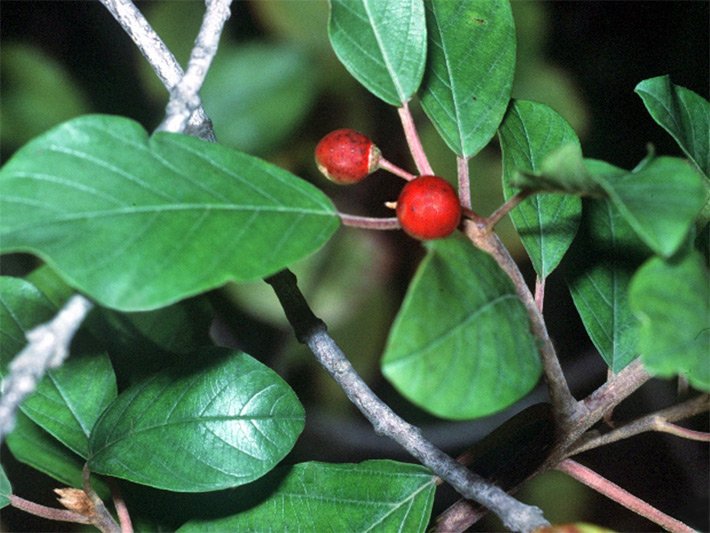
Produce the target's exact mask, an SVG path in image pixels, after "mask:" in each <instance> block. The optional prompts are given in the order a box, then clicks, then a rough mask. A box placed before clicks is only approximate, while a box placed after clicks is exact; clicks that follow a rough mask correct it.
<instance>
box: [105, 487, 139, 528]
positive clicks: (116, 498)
mask: <svg viewBox="0 0 710 533" xmlns="http://www.w3.org/2000/svg"><path fill="white" fill-rule="evenodd" d="M108 483H109V487H110V488H111V496H112V497H113V506H114V508H115V509H116V515H117V516H118V524H119V525H120V526H121V533H133V522H132V521H131V515H130V514H129V513H128V507H126V502H125V501H124V499H123V495H122V494H121V489H120V487H119V486H118V483H116V481H115V480H114V479H112V478H109V480H108Z"/></svg>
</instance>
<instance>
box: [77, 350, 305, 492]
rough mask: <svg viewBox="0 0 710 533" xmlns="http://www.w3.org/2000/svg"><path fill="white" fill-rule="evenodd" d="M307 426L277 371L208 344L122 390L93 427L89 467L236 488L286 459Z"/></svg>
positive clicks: (204, 487) (195, 488)
mask: <svg viewBox="0 0 710 533" xmlns="http://www.w3.org/2000/svg"><path fill="white" fill-rule="evenodd" d="M303 425H304V413H303V407H302V406H301V404H300V403H299V401H298V399H297V398H296V395H295V394H294V392H293V391H292V390H291V388H290V387H289V386H288V385H287V384H286V383H285V382H284V381H283V380H282V379H281V378H280V377H279V376H278V375H277V374H276V373H274V372H273V371H272V370H270V369H269V368H267V367H266V366H264V365H263V364H261V363H260V362H258V361H257V360H255V359H253V358H252V357H250V356H248V355H246V354H243V353H238V352H236V353H235V352H230V351H227V350H224V349H204V350H202V351H200V352H197V353H195V354H194V361H193V362H192V363H191V364H188V365H183V366H180V367H174V368H169V369H165V370H163V371H162V372H160V373H158V374H156V375H154V376H153V377H151V378H149V379H147V380H145V381H143V382H142V383H140V384H137V385H135V386H133V387H130V388H129V389H127V390H126V391H124V392H122V393H121V394H120V395H119V397H118V398H117V399H116V400H115V401H114V402H113V403H112V404H111V405H110V406H109V407H108V408H107V410H106V411H105V412H104V414H103V416H102V417H101V418H100V419H99V421H98V422H97V424H96V426H95V427H94V431H93V432H92V434H91V440H90V456H89V466H90V468H91V470H92V471H93V472H98V473H100V474H106V475H110V476H114V477H119V478H123V479H129V480H131V481H135V482H136V483H141V484H144V485H149V486H152V487H157V488H161V489H166V490H172V491H176V492H204V491H213V490H218V489H224V488H228V487H236V486H238V485H242V484H244V483H248V482H250V481H253V480H254V479H256V478H258V477H261V476H262V475H264V474H265V473H266V472H268V471H269V470H271V469H272V468H273V467H274V466H275V465H276V463H278V462H279V461H280V460H281V459H283V457H284V456H285V455H286V453H288V452H289V450H290V449H291V447H292V446H293V444H294V442H295V441H296V438H297V437H298V435H299V434H300V433H301V431H302V430H303Z"/></svg>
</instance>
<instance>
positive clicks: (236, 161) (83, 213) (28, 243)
mask: <svg viewBox="0 0 710 533" xmlns="http://www.w3.org/2000/svg"><path fill="white" fill-rule="evenodd" d="M337 227H338V219H337V217H336V215H335V210H334V207H333V204H332V203H331V202H330V200H329V199H328V198H327V197H326V196H325V195H324V194H323V193H321V192H320V191H319V190H318V189H316V188H315V187H313V186H311V185H310V184H308V183H306V182H305V181H302V180H300V179H298V178H297V177H295V176H293V175H292V174H290V173H288V172H286V171H285V170H282V169H280V168H278V167H275V166H273V165H271V164H269V163H266V162H265V161H262V160H260V159H257V158H254V157H251V156H248V155H246V154H243V153H240V152H236V151H234V150H230V149H228V148H225V147H224V146H220V145H217V144H213V143H207V142H204V141H200V140H198V139H195V138H192V137H188V136H185V135H177V134H171V133H158V134H155V135H153V136H152V137H150V138H149V137H148V135H147V134H146V132H145V131H144V130H143V129H142V128H141V127H140V126H139V125H138V124H137V123H135V122H133V121H131V120H129V119H126V118H121V117H112V116H103V115H92V116H85V117H80V118H78V119H76V120H72V121H70V122H67V123H65V124H63V125H61V126H59V127H57V128H55V129H53V130H51V131H50V132H48V133H46V134H45V135H43V136H41V137H39V138H37V139H35V140H34V141H32V142H31V143H29V144H28V145H26V146H25V147H24V148H22V149H21V150H20V151H18V152H17V153H16V154H15V155H14V156H13V157H12V158H11V159H10V161H9V162H8V163H7V164H6V165H5V166H4V167H3V168H2V169H0V249H1V250H2V251H24V252H30V253H35V254H37V255H39V256H40V257H41V258H42V259H44V260H45V261H46V262H47V263H49V264H50V266H51V267H52V268H53V269H55V270H56V271H58V272H59V273H60V274H61V275H62V277H63V278H64V279H65V280H67V282H68V283H69V284H70V285H72V286H73V287H75V288H77V289H79V290H81V291H83V292H86V293H87V294H88V295H89V296H91V297H92V298H94V299H96V300H98V301H99V302H100V303H101V304H103V305H105V306H107V307H113V308H118V309H121V310H126V311H138V310H148V309H153V308H157V307H162V306H165V305H167V304H170V303H173V302H175V301H178V300H181V299H183V298H185V297H186V296H190V295H193V294H198V293H200V292H203V291H206V290H208V289H211V288H214V287H218V286H220V285H222V284H224V283H225V282H226V281H228V280H235V279H236V280H242V281H243V280H247V279H257V278H260V277H263V276H265V275H268V274H271V273H274V272H276V271H278V270H279V269H281V268H283V267H284V266H286V265H288V264H289V263H291V262H293V261H295V260H297V259H299V258H302V257H304V256H306V255H308V254H310V253H312V252H314V251H315V250H317V249H318V248H319V247H320V246H321V245H322V244H323V243H324V242H325V241H326V240H327V239H328V238H329V237H330V236H331V235H332V233H333V232H334V231H335V229H336V228H337Z"/></svg>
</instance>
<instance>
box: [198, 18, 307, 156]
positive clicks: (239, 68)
mask: <svg viewBox="0 0 710 533" xmlns="http://www.w3.org/2000/svg"><path fill="white" fill-rule="evenodd" d="M203 9H204V8H203ZM318 75H319V71H318V69H317V68H316V65H315V63H314V62H313V61H312V60H311V59H310V57H309V56H308V54H306V53H305V51H304V50H302V49H300V48H298V47H295V46H293V45H292V44H289V45H287V44H250V45H242V46H226V47H220V53H219V54H217V56H216V57H215V59H214V61H213V63H212V66H211V67H210V73H209V75H208V76H207V79H206V80H205V85H204V87H203V88H202V90H201V91H200V96H201V97H202V102H203V104H204V106H205V109H206V111H207V113H208V114H209V115H210V117H211V118H212V122H213V123H214V129H215V133H216V134H217V138H218V139H219V140H220V142H221V143H224V144H227V145H230V146H234V147H235V148H238V149H239V150H243V151H245V152H248V153H265V152H267V151H268V150H269V149H271V148H274V147H275V146H277V145H278V144H279V143H280V142H282V141H284V140H285V139H286V138H287V136H288V135H289V134H290V133H291V132H292V131H293V130H294V128H296V127H297V126H298V124H299V123H300V122H301V121H302V120H303V119H304V118H305V116H306V114H307V113H308V111H309V110H310V108H311V105H312V104H313V102H314V100H315V97H316V96H317V91H316V89H317V87H316V81H317V79H318Z"/></svg>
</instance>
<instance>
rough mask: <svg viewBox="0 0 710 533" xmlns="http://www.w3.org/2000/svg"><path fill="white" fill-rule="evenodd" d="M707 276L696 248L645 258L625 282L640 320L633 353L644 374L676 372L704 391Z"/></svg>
mask: <svg viewBox="0 0 710 533" xmlns="http://www.w3.org/2000/svg"><path fill="white" fill-rule="evenodd" d="M709 279H710V275H709V274H708V269H707V266H706V264H705V262H704V260H703V257H702V255H701V254H700V253H699V252H695V251H693V252H690V253H683V254H680V255H679V256H677V257H674V258H671V259H669V260H664V259H662V258H660V257H654V258H652V259H649V260H648V261H647V262H646V263H645V264H644V265H643V266H642V267H641V269H640V270H639V271H638V272H637V273H636V275H635V276H634V278H633V279H632V280H631V286H630V288H629V298H630V301H631V309H632V310H633V312H634V313H635V314H636V316H637V317H638V319H639V320H640V322H641V331H640V333H639V351H640V352H641V359H642V360H643V362H644V365H645V366H646V368H648V369H649V371H650V372H652V373H654V374H657V375H659V376H666V377H668V376H674V375H676V374H682V375H683V376H686V377H687V378H688V381H689V382H690V383H691V384H692V385H693V386H694V387H697V388H698V389H702V390H706V391H707V390H710V365H708V353H710V283H709V282H708V281H709Z"/></svg>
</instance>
